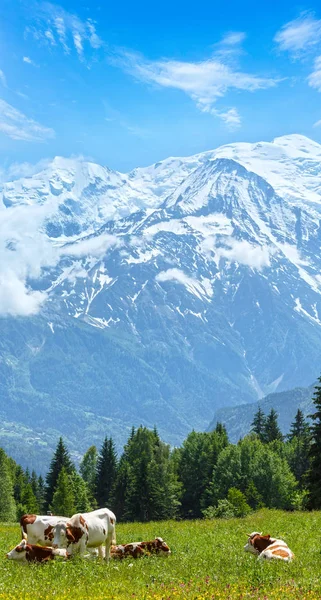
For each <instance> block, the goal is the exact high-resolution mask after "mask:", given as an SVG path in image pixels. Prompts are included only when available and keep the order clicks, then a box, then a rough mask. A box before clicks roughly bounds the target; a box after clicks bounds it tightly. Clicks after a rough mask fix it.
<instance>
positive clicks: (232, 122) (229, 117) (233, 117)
mask: <svg viewBox="0 0 321 600" xmlns="http://www.w3.org/2000/svg"><path fill="white" fill-rule="evenodd" d="M211 113H212V114H213V115H216V116H217V117H219V118H220V119H222V121H224V123H226V125H227V126H228V127H229V129H236V128H237V127H240V125H241V121H242V119H241V117H240V115H239V112H238V110H237V109H236V108H230V109H229V110H227V111H225V112H224V111H218V110H214V109H212V110H211Z"/></svg>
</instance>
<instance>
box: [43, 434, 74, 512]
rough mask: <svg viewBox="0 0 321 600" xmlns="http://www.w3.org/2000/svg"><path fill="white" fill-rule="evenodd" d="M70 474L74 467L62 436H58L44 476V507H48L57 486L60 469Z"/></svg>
mask: <svg viewBox="0 0 321 600" xmlns="http://www.w3.org/2000/svg"><path fill="white" fill-rule="evenodd" d="M62 468H64V469H65V471H66V472H67V473H68V474H69V475H71V473H74V472H75V467H74V465H73V463H72V461H71V458H70V456H69V452H68V450H67V447H66V446H65V444H64V442H63V439H62V437H61V438H59V441H58V444H57V448H56V451H55V453H54V456H53V458H52V461H51V463H50V467H49V471H48V473H47V476H46V507H47V508H48V507H49V505H50V503H51V502H52V499H53V494H54V491H55V489H56V486H57V481H58V477H59V473H60V471H61V469H62Z"/></svg>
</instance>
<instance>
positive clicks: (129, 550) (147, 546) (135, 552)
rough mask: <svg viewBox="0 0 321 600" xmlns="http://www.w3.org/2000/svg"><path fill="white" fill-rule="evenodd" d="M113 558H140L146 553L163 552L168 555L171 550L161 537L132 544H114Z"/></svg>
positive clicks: (111, 552) (112, 548)
mask: <svg viewBox="0 0 321 600" xmlns="http://www.w3.org/2000/svg"><path fill="white" fill-rule="evenodd" d="M110 554H111V557H112V558H120V559H122V558H126V557H128V556H130V557H131V558H139V557H140V556H143V555H144V554H162V556H168V555H169V554H171V551H170V549H169V547H168V545H167V544H166V542H164V540H163V539H162V538H160V537H157V538H155V539H154V540H151V541H148V542H132V543H131V544H124V545H121V544H120V545H118V546H112V547H111V550H110Z"/></svg>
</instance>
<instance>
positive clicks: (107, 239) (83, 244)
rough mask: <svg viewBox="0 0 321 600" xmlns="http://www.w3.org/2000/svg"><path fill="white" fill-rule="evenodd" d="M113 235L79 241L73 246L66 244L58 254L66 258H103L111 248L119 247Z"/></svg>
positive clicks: (102, 235) (105, 234)
mask: <svg viewBox="0 0 321 600" xmlns="http://www.w3.org/2000/svg"><path fill="white" fill-rule="evenodd" d="M119 245H120V242H119V240H118V238H117V237H116V236H115V235H110V234H108V233H103V234H101V235H100V236H96V237H92V238H88V239H84V240H80V241H79V242H77V243H75V244H66V245H65V246H63V247H62V248H61V249H60V254H62V255H68V256H87V255H90V256H98V257H100V256H104V254H105V253H106V250H108V249H109V248H111V247H112V246H119Z"/></svg>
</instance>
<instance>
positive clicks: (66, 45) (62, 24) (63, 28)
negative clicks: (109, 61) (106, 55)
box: [26, 2, 103, 61]
mask: <svg viewBox="0 0 321 600" xmlns="http://www.w3.org/2000/svg"><path fill="white" fill-rule="evenodd" d="M33 20H34V22H35V24H34V25H32V26H30V27H28V28H27V30H26V32H27V34H31V35H33V37H34V38H35V39H36V40H38V41H39V42H46V43H47V44H49V45H50V46H57V47H61V48H62V49H63V52H64V53H65V54H70V53H71V51H72V50H73V49H74V50H76V52H77V54H78V57H79V59H80V60H81V61H84V60H85V50H86V46H87V47H89V48H91V49H94V50H96V49H98V48H100V47H101V46H103V41H102V40H101V38H100V37H99V36H98V34H97V32H96V27H95V23H94V22H93V21H92V20H91V19H86V20H82V19H80V18H79V17H78V16H77V15H75V14H73V13H70V12H68V11H66V10H65V9H64V8H62V7H61V6H59V5H57V4H52V3H51V2H44V3H42V4H40V5H38V10H37V14H36V16H35V17H34V18H33Z"/></svg>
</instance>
